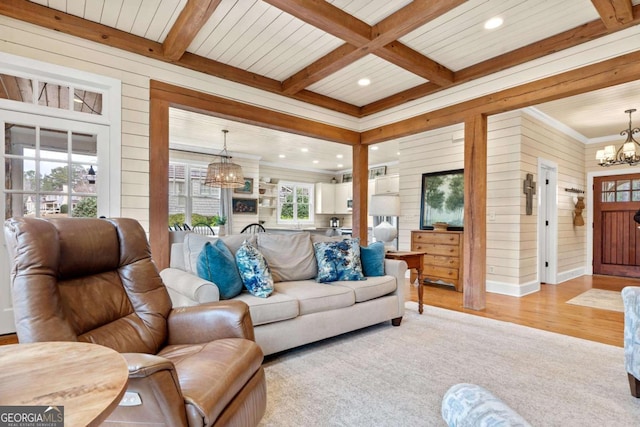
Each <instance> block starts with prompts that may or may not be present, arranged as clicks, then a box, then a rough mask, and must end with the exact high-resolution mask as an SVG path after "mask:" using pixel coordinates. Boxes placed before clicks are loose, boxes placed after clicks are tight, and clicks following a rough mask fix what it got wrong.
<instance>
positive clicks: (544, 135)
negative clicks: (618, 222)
mask: <svg viewBox="0 0 640 427" xmlns="http://www.w3.org/2000/svg"><path fill="white" fill-rule="evenodd" d="M585 152H586V150H585V145H584V144H583V143H582V142H580V141H578V140H576V139H574V138H572V137H570V136H568V135H566V134H564V133H562V132H560V131H558V130H556V129H554V128H553V127H550V126H548V125H547V124H545V123H543V122H542V121H540V120H538V119H537V118H534V117H532V116H530V115H528V114H523V115H522V168H523V170H525V171H528V172H530V173H534V176H535V172H536V171H537V165H538V158H543V159H547V160H551V161H552V162H554V163H556V164H557V165H558V171H557V189H556V199H557V204H558V209H557V223H558V224H557V226H558V234H557V236H558V246H557V253H558V258H557V273H558V278H559V281H563V280H566V279H569V278H572V277H575V276H576V275H581V274H582V273H583V272H584V267H585V266H584V263H585V253H586V229H587V227H586V226H574V225H573V213H574V209H575V203H574V197H575V196H577V194H576V193H571V192H567V191H565V189H566V188H577V189H580V190H585V185H586V178H585ZM536 178H537V177H536ZM582 195H584V194H582ZM584 217H585V219H586V212H584ZM535 230H536V224H535V223H534V224H527V225H526V226H523V229H522V233H523V240H522V245H521V252H525V251H526V253H528V254H532V255H531V256H529V257H526V258H523V259H522V262H523V263H522V266H521V278H522V279H523V280H525V281H533V280H535V278H536V275H537V272H536V268H537V267H536V266H537V262H536V260H537V255H536V252H537V240H536V239H537V235H536V233H535Z"/></svg>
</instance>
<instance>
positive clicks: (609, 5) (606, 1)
mask: <svg viewBox="0 0 640 427" xmlns="http://www.w3.org/2000/svg"><path fill="white" fill-rule="evenodd" d="M591 3H593V6H594V7H595V8H596V10H597V11H598V15H600V19H602V22H603V23H604V25H605V27H607V28H608V29H610V30H611V29H615V28H619V27H622V26H625V25H626V24H628V23H630V22H631V21H633V4H632V3H631V0H591Z"/></svg>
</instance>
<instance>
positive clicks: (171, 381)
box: [107, 353, 188, 427]
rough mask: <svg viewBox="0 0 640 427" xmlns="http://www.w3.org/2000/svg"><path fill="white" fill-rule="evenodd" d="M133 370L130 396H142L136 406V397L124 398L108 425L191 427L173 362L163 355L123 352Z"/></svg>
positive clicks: (129, 389) (130, 374)
mask: <svg viewBox="0 0 640 427" xmlns="http://www.w3.org/2000/svg"><path fill="white" fill-rule="evenodd" d="M122 356H123V357H124V358H125V360H126V362H127V366H128V367H129V382H128V383H127V393H133V394H134V395H138V396H139V397H140V401H139V402H138V403H135V401H132V396H131V395H130V396H128V397H129V398H128V399H127V398H126V397H125V399H123V400H122V401H121V402H120V405H119V406H118V407H117V408H116V409H115V410H114V411H113V412H112V413H111V415H109V417H108V418H107V424H110V423H114V424H137V423H149V424H153V423H166V425H171V426H185V427H186V426H187V425H188V423H187V413H186V409H185V405H184V397H183V396H182V390H181V388H180V382H179V381H178V374H177V372H176V369H175V366H174V365H173V363H172V362H171V361H170V360H168V359H165V358H164V357H161V356H154V355H151V354H143V353H122Z"/></svg>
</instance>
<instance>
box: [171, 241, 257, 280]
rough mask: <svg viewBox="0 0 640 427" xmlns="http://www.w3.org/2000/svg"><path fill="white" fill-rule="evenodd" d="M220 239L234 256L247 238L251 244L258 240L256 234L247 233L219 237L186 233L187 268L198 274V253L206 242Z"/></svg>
mask: <svg viewBox="0 0 640 427" xmlns="http://www.w3.org/2000/svg"><path fill="white" fill-rule="evenodd" d="M218 239H220V240H222V241H223V242H224V244H225V245H226V246H227V248H229V250H230V251H231V253H232V254H233V255H234V256H235V254H236V252H237V251H238V248H239V247H240V246H241V245H242V242H244V241H245V240H249V242H250V243H251V244H255V242H256V237H255V236H249V235H246V234H233V235H230V236H222V237H217V236H205V235H202V234H198V233H192V232H189V233H186V234H185V236H184V241H183V245H182V251H183V255H184V268H185V270H186V271H188V272H190V273H193V274H196V275H197V274H198V271H197V268H196V266H197V265H198V255H200V252H201V251H202V248H203V247H204V244H205V243H207V242H215V241H216V240H218Z"/></svg>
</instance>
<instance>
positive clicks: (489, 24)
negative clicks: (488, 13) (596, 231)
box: [484, 16, 504, 30]
mask: <svg viewBox="0 0 640 427" xmlns="http://www.w3.org/2000/svg"><path fill="white" fill-rule="evenodd" d="M503 22H504V21H503V20H502V18H500V17H499V16H494V17H493V18H491V19H489V20H487V21H486V22H485V23H484V29H485V30H493V29H496V28H498V27H499V26H500V25H502V23H503Z"/></svg>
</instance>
